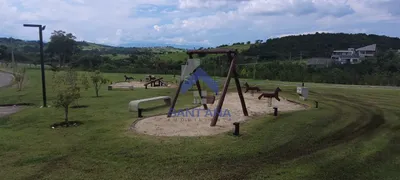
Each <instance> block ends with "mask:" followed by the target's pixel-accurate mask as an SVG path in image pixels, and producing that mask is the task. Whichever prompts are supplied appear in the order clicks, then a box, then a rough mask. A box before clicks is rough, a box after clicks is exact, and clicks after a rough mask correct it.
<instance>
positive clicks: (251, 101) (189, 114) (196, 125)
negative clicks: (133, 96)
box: [132, 93, 306, 136]
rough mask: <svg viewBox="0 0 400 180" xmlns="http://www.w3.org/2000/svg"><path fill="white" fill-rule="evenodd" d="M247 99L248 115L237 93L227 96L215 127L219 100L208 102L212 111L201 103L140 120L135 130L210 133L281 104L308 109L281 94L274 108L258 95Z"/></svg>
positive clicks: (157, 133) (287, 108) (284, 107)
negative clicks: (168, 113)
mask: <svg viewBox="0 0 400 180" xmlns="http://www.w3.org/2000/svg"><path fill="white" fill-rule="evenodd" d="M244 98H245V102H246V106H247V110H248V113H249V116H248V117H246V116H244V115H243V111H242V109H241V105H240V100H239V96H238V94H237V93H229V94H227V95H226V97H225V102H224V104H223V106H222V110H221V115H220V117H219V118H218V122H217V125H216V126H215V127H210V122H211V119H212V115H213V114H214V110H215V108H216V106H217V104H218V100H216V101H215V103H214V104H212V105H211V104H209V105H208V107H209V111H207V110H204V109H203V107H202V106H199V107H198V108H195V109H193V110H187V111H186V110H185V111H182V113H175V114H173V115H172V117H170V118H167V115H160V116H154V117H149V118H145V119H142V120H140V121H138V122H137V123H136V124H134V125H133V126H132V129H133V130H135V131H137V132H139V133H144V134H148V135H155V136H208V135H215V134H219V133H222V132H226V131H230V130H232V129H233V127H234V126H233V125H232V124H233V123H234V122H243V121H246V120H249V119H251V118H252V117H254V116H258V115H262V114H269V113H273V107H278V109H279V112H287V111H297V110H303V109H306V107H305V106H304V105H300V104H296V103H292V102H289V101H287V100H285V99H284V98H282V97H281V101H277V100H275V99H273V101H272V106H271V107H268V100H267V99H266V98H263V99H261V100H258V98H257V94H254V96H252V95H251V94H250V93H246V94H244Z"/></svg>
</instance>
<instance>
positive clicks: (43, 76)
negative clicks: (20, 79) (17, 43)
mask: <svg viewBox="0 0 400 180" xmlns="http://www.w3.org/2000/svg"><path fill="white" fill-rule="evenodd" d="M24 27H35V28H39V40H40V41H39V43H40V67H41V71H42V95H43V107H47V103H46V82H45V75H44V57H43V56H44V55H43V33H42V31H43V30H44V29H45V28H46V26H42V25H39V24H24Z"/></svg>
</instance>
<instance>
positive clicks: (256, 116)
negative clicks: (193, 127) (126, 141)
mask: <svg viewBox="0 0 400 180" xmlns="http://www.w3.org/2000/svg"><path fill="white" fill-rule="evenodd" d="M281 98H282V99H283V100H285V101H287V102H290V103H293V104H296V105H300V106H302V107H303V108H304V109H303V110H308V109H310V106H309V105H307V104H304V103H301V102H297V101H295V100H290V99H287V98H284V97H281ZM199 107H202V105H199V106H195V107H190V108H186V109H188V110H190V109H195V108H199ZM179 110H182V109H179ZM295 111H302V110H295ZM295 111H283V112H280V114H286V113H292V112H295ZM162 115H165V116H167V114H166V113H158V114H154V115H152V116H149V117H144V118H137V119H136V120H134V122H132V123H131V125H130V126H129V130H130V131H132V132H134V133H137V134H142V135H147V136H156V137H203V136H204V137H207V136H209V137H211V136H216V135H220V134H223V133H227V132H229V130H225V131H222V132H219V133H216V134H209V135H193V136H192V135H153V134H147V133H143V132H141V131H139V130H138V128H137V126H136V125H137V124H138V123H139V122H141V121H142V120H146V119H148V118H152V117H156V116H162ZM267 116H272V118H273V113H272V112H264V113H256V114H253V115H252V116H247V117H245V119H244V120H240V121H237V122H240V124H246V123H248V122H249V121H250V120H254V119H257V118H261V117H267ZM278 117H279V116H278ZM166 118H167V117H166ZM232 124H233V122H232ZM217 126H218V124H217ZM232 128H233V127H232Z"/></svg>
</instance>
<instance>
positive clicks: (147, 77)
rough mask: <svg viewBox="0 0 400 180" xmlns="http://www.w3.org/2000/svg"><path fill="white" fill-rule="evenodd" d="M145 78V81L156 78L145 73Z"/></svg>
mask: <svg viewBox="0 0 400 180" xmlns="http://www.w3.org/2000/svg"><path fill="white" fill-rule="evenodd" d="M145 78H146V81H147V82H149V81H152V80H155V79H157V78H156V77H155V76H154V75H147V76H145Z"/></svg>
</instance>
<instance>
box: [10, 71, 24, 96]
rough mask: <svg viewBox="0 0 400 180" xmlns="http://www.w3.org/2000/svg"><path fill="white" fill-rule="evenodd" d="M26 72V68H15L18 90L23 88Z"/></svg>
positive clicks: (14, 73)
mask: <svg viewBox="0 0 400 180" xmlns="http://www.w3.org/2000/svg"><path fill="white" fill-rule="evenodd" d="M25 73H26V69H25V68H15V70H14V71H13V75H14V78H15V81H16V82H17V89H18V91H21V90H22V87H23V84H24V80H25Z"/></svg>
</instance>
